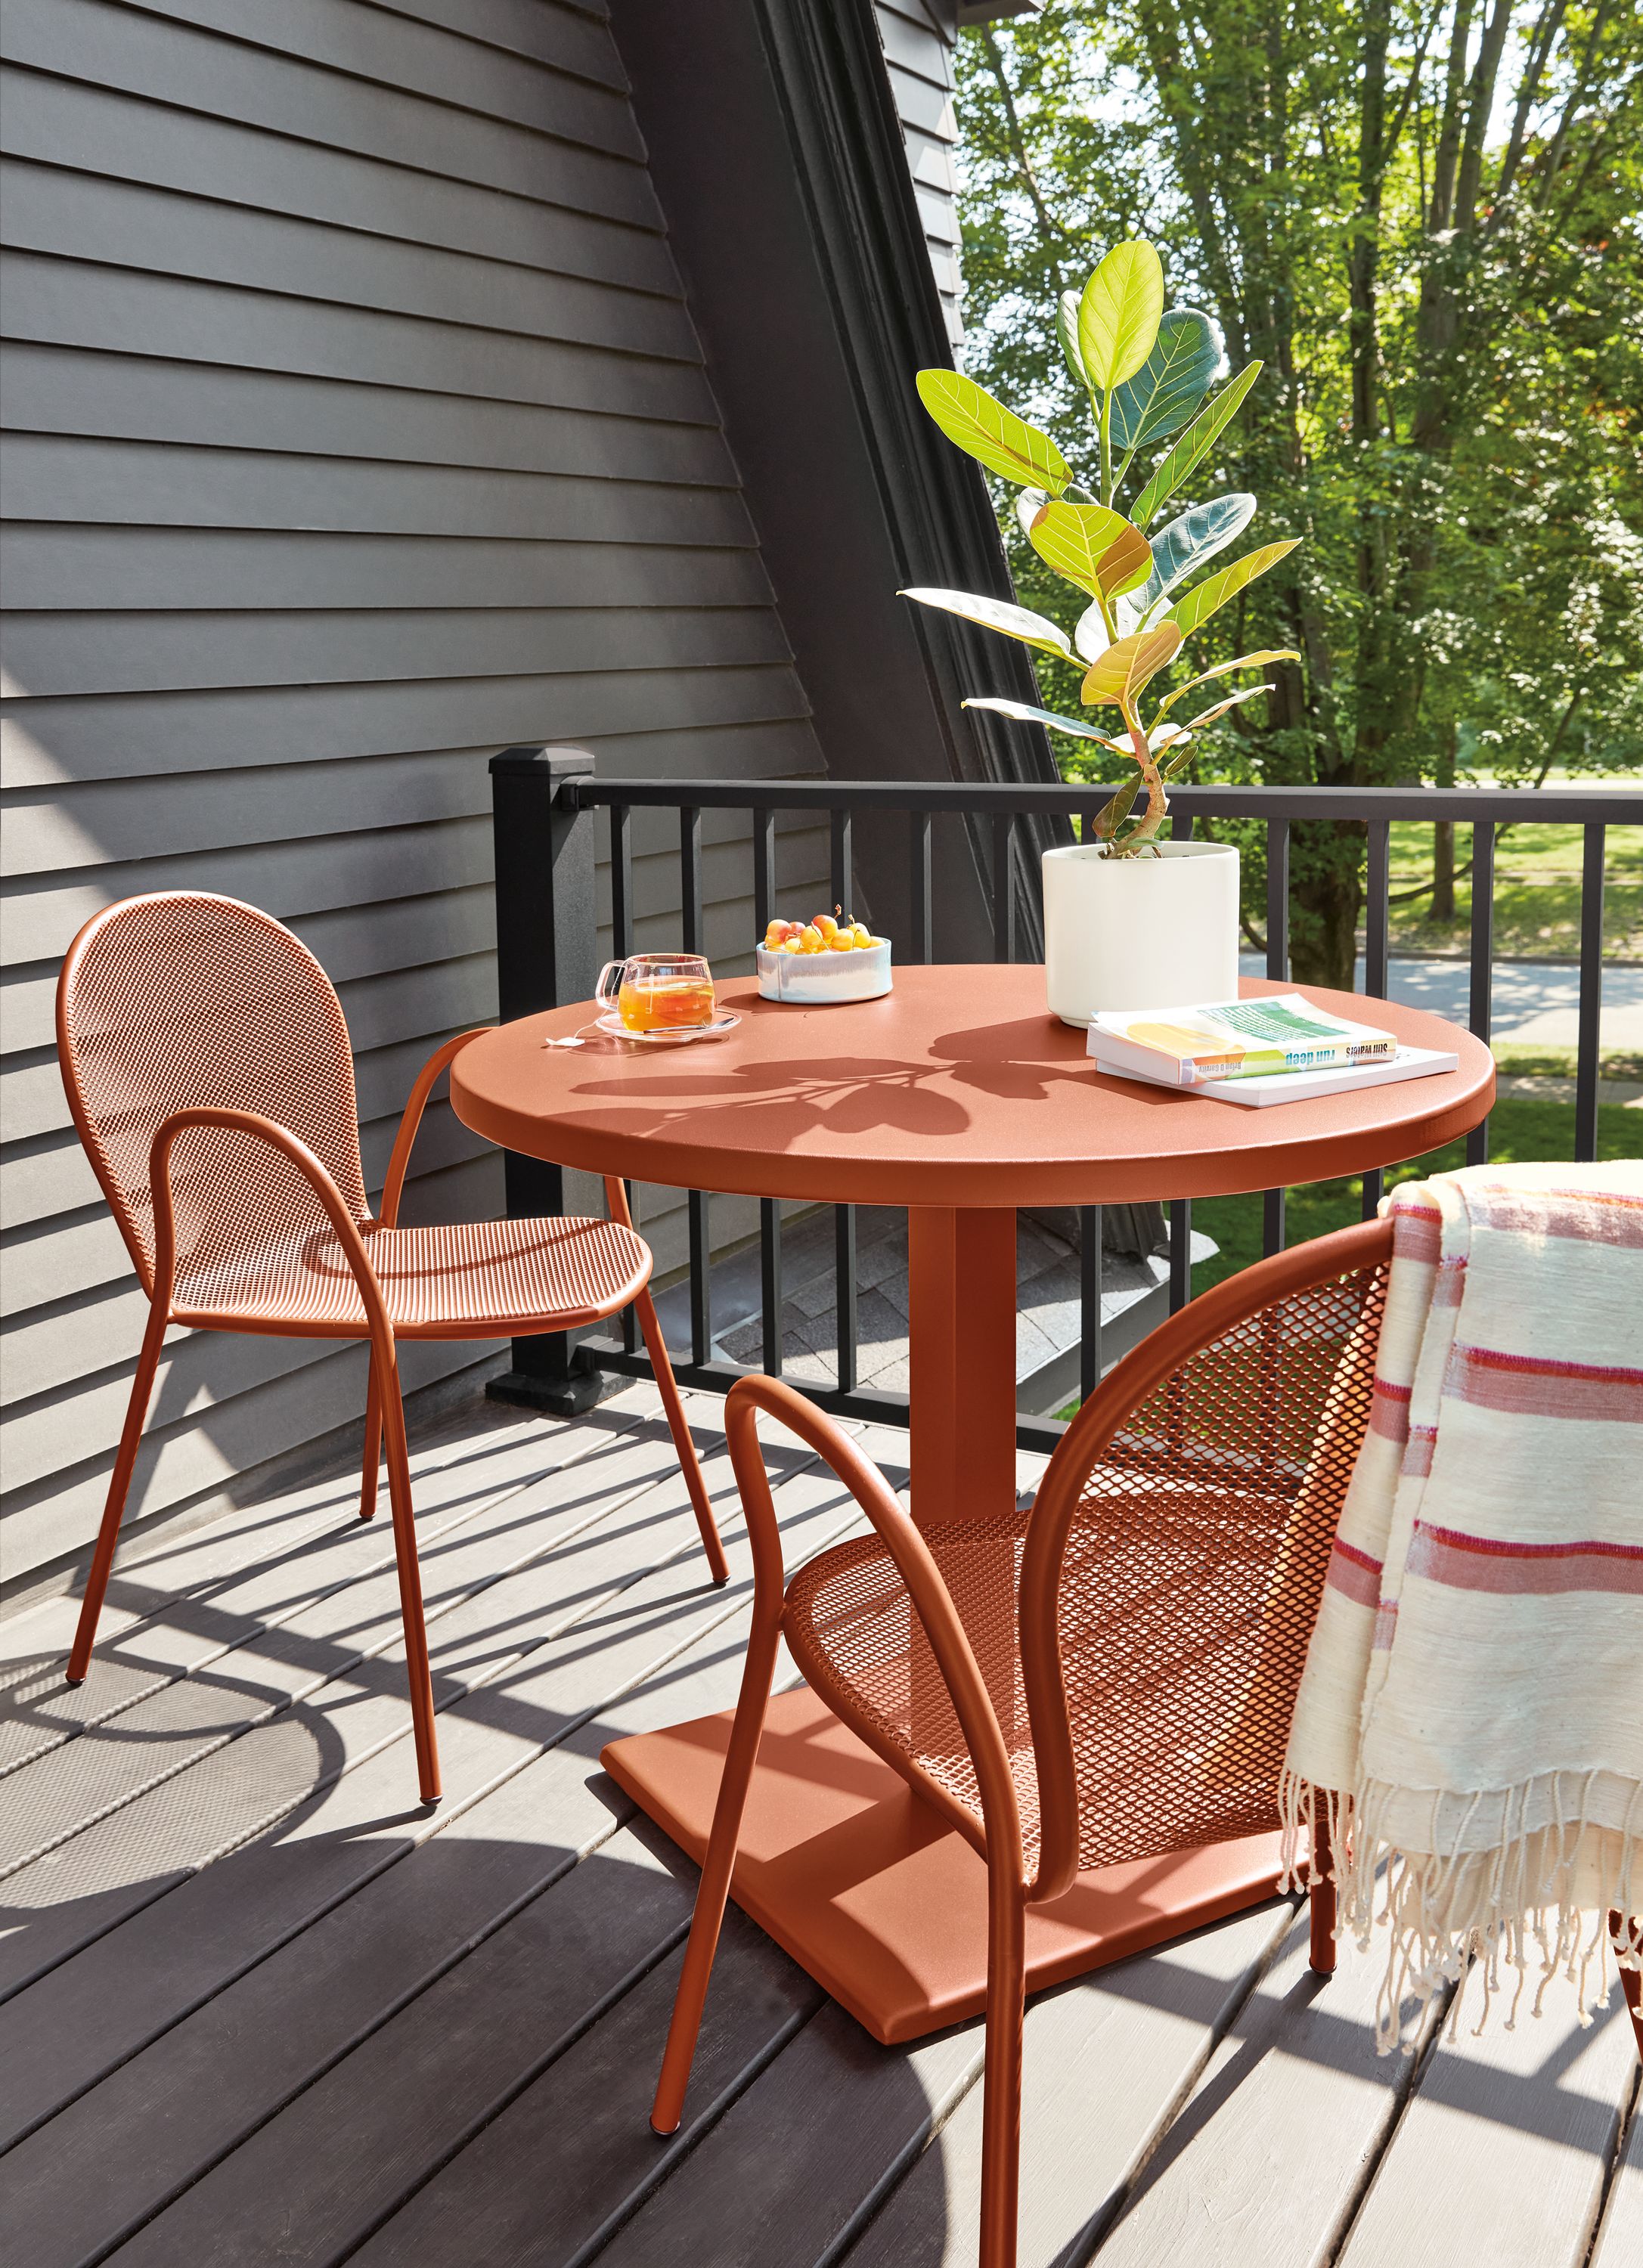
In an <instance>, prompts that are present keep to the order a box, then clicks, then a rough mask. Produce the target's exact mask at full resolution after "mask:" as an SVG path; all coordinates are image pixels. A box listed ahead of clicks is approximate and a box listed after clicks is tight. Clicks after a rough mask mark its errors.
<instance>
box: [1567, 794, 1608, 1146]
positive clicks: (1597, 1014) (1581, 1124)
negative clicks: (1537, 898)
mask: <svg viewBox="0 0 1643 2268" xmlns="http://www.w3.org/2000/svg"><path fill="white" fill-rule="evenodd" d="M1603 844H1604V829H1603V827H1602V822H1601V821H1597V822H1595V823H1594V824H1593V825H1591V826H1588V828H1586V829H1585V831H1584V836H1583V838H1582V847H1581V853H1580V1043H1579V1047H1578V1049H1577V1050H1576V1054H1575V1058H1574V1154H1575V1156H1576V1157H1577V1158H1578V1159H1581V1160H1585V1159H1588V1158H1595V1156H1596V1155H1597V1075H1598V1071H1599V1070H1600V1068H1601V1064H1600V1059H1599V1055H1598V1048H1599V1043H1600V1042H1601V1040H1602V1017H1603Z"/></svg>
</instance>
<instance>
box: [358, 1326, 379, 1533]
mask: <svg viewBox="0 0 1643 2268" xmlns="http://www.w3.org/2000/svg"><path fill="white" fill-rule="evenodd" d="M381 1471H382V1396H381V1395H379V1393H378V1391H377V1366H376V1364H375V1363H374V1362H373V1363H372V1366H371V1383H370V1384H369V1386H367V1387H366V1388H365V1462H364V1466H363V1468H362V1470H361V1474H360V1481H359V1517H360V1518H361V1520H372V1519H374V1518H375V1516H376V1509H377V1482H378V1480H379V1477H380V1476H381Z"/></svg>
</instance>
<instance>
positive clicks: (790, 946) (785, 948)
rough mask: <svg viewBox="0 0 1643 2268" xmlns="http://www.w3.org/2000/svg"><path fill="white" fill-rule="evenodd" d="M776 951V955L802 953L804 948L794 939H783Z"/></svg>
mask: <svg viewBox="0 0 1643 2268" xmlns="http://www.w3.org/2000/svg"><path fill="white" fill-rule="evenodd" d="M776 950H777V952H778V953H802V952H803V951H804V947H803V946H802V945H800V943H799V939H797V938H796V937H785V938H784V939H782V941H781V943H780V944H779V945H778V946H777V948H776Z"/></svg>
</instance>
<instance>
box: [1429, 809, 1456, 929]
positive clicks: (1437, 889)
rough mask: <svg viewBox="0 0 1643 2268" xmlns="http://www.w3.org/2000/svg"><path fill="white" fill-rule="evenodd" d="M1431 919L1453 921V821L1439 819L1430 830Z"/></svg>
mask: <svg viewBox="0 0 1643 2268" xmlns="http://www.w3.org/2000/svg"><path fill="white" fill-rule="evenodd" d="M1432 918H1433V921H1434V922H1452V921H1453V920H1454V919H1455V821H1453V820H1452V819H1440V820H1439V821H1438V822H1437V824H1436V825H1435V826H1434V827H1433V830H1432Z"/></svg>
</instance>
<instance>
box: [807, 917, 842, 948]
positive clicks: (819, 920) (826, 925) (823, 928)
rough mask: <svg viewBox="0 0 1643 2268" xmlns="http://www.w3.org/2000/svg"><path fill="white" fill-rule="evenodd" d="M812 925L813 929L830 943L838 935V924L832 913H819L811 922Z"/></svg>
mask: <svg viewBox="0 0 1643 2268" xmlns="http://www.w3.org/2000/svg"><path fill="white" fill-rule="evenodd" d="M810 926H811V928H812V929H814V930H815V931H817V932H819V933H820V935H821V939H822V940H823V941H824V942H825V943H828V944H830V943H831V942H832V940H833V939H835V938H836V936H837V935H838V924H837V923H836V921H835V920H834V918H833V917H832V915H831V914H818V915H817V916H816V917H815V919H814V921H813V922H812V923H811V924H810Z"/></svg>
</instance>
